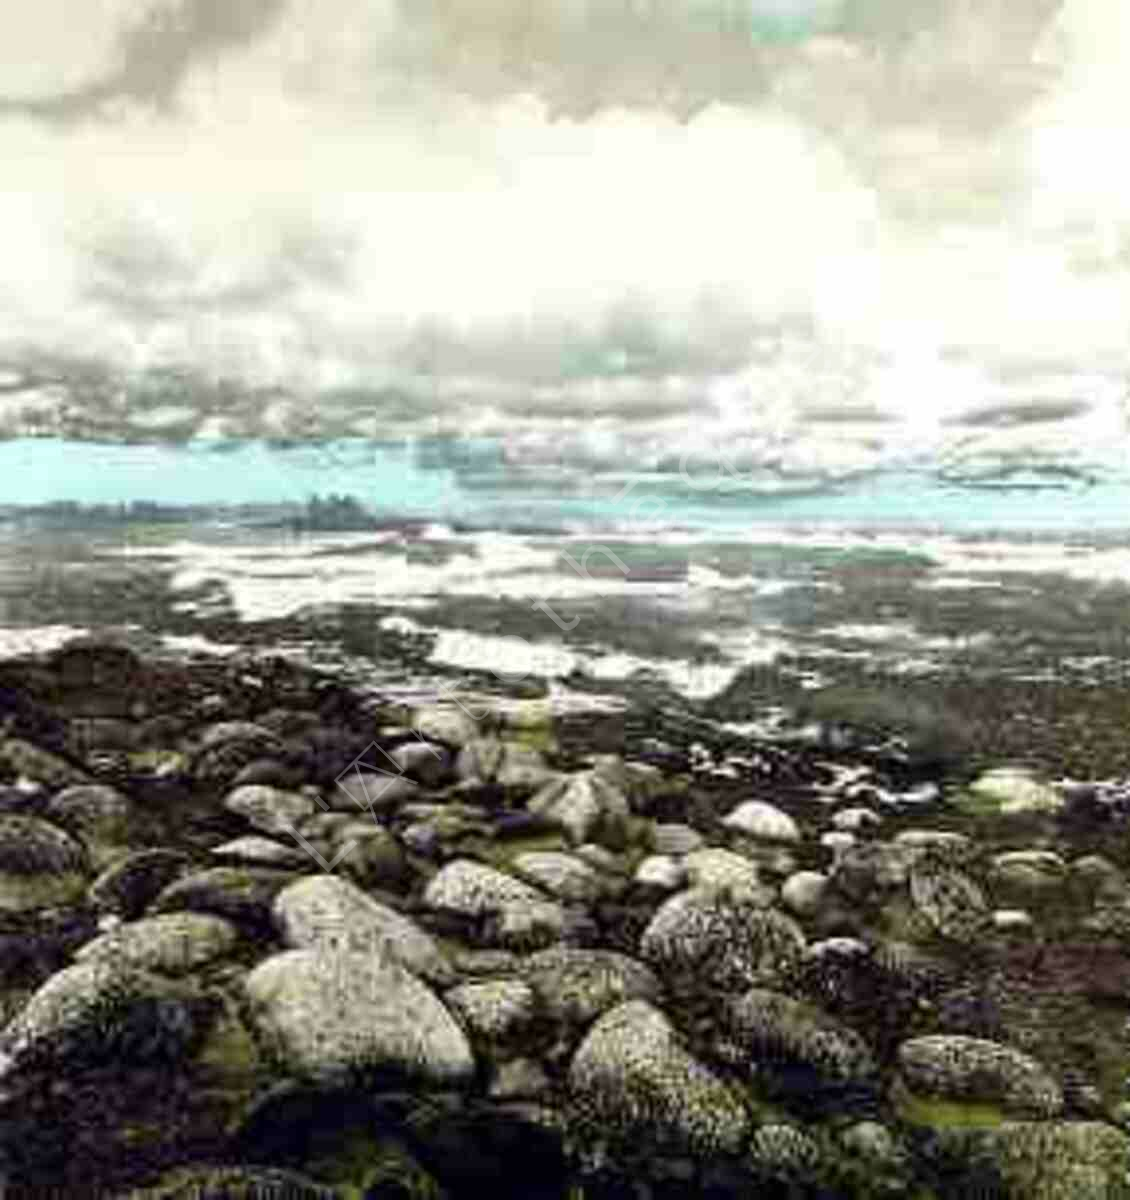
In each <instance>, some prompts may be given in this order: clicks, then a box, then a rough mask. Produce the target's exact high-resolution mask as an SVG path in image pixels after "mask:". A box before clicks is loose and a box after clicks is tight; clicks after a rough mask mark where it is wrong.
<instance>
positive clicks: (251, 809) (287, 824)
mask: <svg viewBox="0 0 1130 1200" xmlns="http://www.w3.org/2000/svg"><path fill="white" fill-rule="evenodd" d="M224 808H225V809H226V810H227V811H228V812H230V813H234V814H235V815H236V816H238V817H242V818H243V819H244V820H245V821H246V822H247V823H248V824H249V825H250V826H251V827H252V828H253V829H258V830H259V831H260V832H261V833H273V834H283V835H286V834H290V832H291V831H292V830H293V829H295V828H296V827H298V826H300V825H301V824H302V822H303V821H305V820H306V819H307V818H308V817H312V816H313V815H314V813H315V812H316V811H317V805H316V804H315V803H314V801H313V800H311V799H310V797H309V796H304V795H303V794H302V793H301V792H284V791H283V790H282V789H281V788H276V787H268V786H267V785H266V784H262V783H249V784H245V785H244V786H243V787H239V788H236V789H235V791H234V792H230V793H229V794H228V795H227V796H226V797H225V798H224Z"/></svg>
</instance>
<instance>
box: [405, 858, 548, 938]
mask: <svg viewBox="0 0 1130 1200" xmlns="http://www.w3.org/2000/svg"><path fill="white" fill-rule="evenodd" d="M424 903H425V904H426V905H427V906H428V907H429V908H431V909H434V910H435V911H437V912H440V913H448V914H451V915H453V916H456V917H461V918H463V920H464V921H465V922H466V923H467V927H468V929H469V931H473V933H474V935H475V936H476V937H477V938H478V939H479V941H480V942H481V943H482V944H484V945H487V946H492V947H495V948H499V949H538V948H539V947H540V946H546V945H548V944H550V943H552V942H554V941H557V940H558V938H559V937H560V936H561V934H562V932H563V930H564V927H565V914H564V911H563V910H562V908H561V906H560V905H559V904H557V903H555V902H553V901H549V900H546V898H545V896H544V894H543V893H541V892H539V891H536V890H535V889H534V888H532V887H530V886H529V885H528V884H525V883H522V882H521V881H520V880H517V879H514V878H512V877H511V876H509V875H505V874H503V873H502V872H501V871H496V870H494V868H492V867H486V866H483V865H482V864H481V863H476V862H472V861H471V860H470V859H457V860H455V861H454V862H450V863H448V864H447V865H446V866H445V867H443V869H442V870H440V871H439V872H438V873H437V874H436V875H435V877H434V878H433V879H432V880H431V882H430V883H429V884H428V886H427V888H426V889H425V890H424Z"/></svg>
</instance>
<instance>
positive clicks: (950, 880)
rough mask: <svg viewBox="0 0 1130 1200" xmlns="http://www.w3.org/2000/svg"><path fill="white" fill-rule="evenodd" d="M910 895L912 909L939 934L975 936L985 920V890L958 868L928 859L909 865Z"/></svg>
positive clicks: (963, 937) (987, 912)
mask: <svg viewBox="0 0 1130 1200" xmlns="http://www.w3.org/2000/svg"><path fill="white" fill-rule="evenodd" d="M910 897H911V901H912V902H913V904H914V907H915V909H916V911H917V912H918V913H919V914H920V915H921V916H922V917H923V918H924V919H925V920H926V921H927V922H928V923H929V924H930V925H931V926H932V927H933V928H934V929H935V930H937V932H938V933H940V934H942V936H943V937H947V938H951V939H952V940H954V941H965V942H968V941H970V940H973V939H976V938H977V937H978V936H979V935H981V934H983V933H984V932H985V930H986V928H987V926H988V924H989V917H990V908H989V903H988V900H987V899H986V898H985V893H984V892H983V891H982V890H981V888H980V887H978V885H977V884H976V883H974V882H973V880H972V879H970V877H969V876H968V875H966V874H964V873H963V872H961V871H958V870H955V869H954V868H952V867H949V866H947V865H946V864H945V863H939V862H936V861H934V860H932V859H922V860H919V861H917V862H915V863H914V865H913V866H912V867H911V869H910Z"/></svg>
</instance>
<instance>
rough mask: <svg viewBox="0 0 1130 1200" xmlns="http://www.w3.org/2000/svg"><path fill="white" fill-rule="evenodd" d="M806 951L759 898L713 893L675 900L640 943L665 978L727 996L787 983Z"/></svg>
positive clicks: (796, 932)
mask: <svg viewBox="0 0 1130 1200" xmlns="http://www.w3.org/2000/svg"><path fill="white" fill-rule="evenodd" d="M804 948H805V937H804V934H803V932H802V931H801V929H800V927H799V926H798V925H797V924H796V922H795V921H793V920H792V919H791V918H790V917H786V916H785V915H784V914H783V913H780V912H777V911H776V910H774V909H771V908H767V907H766V906H765V905H764V904H763V903H762V900H761V898H760V897H758V896H756V895H751V894H749V893H746V892H733V893H729V892H724V891H718V890H715V889H710V888H693V889H691V890H690V891H686V892H682V893H680V894H679V895H677V896H672V897H671V899H670V900H668V901H667V902H666V903H665V904H664V905H663V906H662V907H661V908H660V909H659V911H658V912H657V913H656V914H655V916H654V917H653V918H652V920H651V922H650V923H649V925H648V926H647V928H646V929H645V930H644V933H643V937H642V938H641V939H640V954H641V957H642V958H643V959H644V960H645V961H646V962H647V963H648V964H649V965H650V966H652V967H654V968H655V969H656V970H657V971H659V972H660V973H661V974H664V975H675V976H678V977H681V978H682V977H685V978H690V979H694V980H696V981H697V982H698V983H699V984H702V985H708V986H713V987H717V988H720V989H723V990H729V991H733V990H737V989H744V988H749V987H754V986H756V985H759V984H764V985H766V986H773V985H774V984H776V983H779V982H781V981H782V980H784V979H787V978H788V977H789V975H790V973H791V972H793V971H795V970H796V968H797V967H798V966H799V965H800V961H801V958H802V955H803V953H804Z"/></svg>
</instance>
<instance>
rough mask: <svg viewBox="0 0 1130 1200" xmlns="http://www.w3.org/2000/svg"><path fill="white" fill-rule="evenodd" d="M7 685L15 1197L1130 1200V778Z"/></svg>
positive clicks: (348, 696)
mask: <svg viewBox="0 0 1130 1200" xmlns="http://www.w3.org/2000/svg"><path fill="white" fill-rule="evenodd" d="M21 671H22V674H21ZM3 677H4V689H3V691H2V692H0V700H2V701H3V702H4V703H5V704H7V705H8V707H9V709H10V712H9V714H8V715H9V717H10V722H9V724H8V725H7V726H6V727H5V728H6V732H5V735H4V738H3V741H2V742H0V1179H2V1180H3V1182H4V1183H5V1185H6V1186H7V1187H8V1188H9V1189H10V1190H11V1191H12V1193H13V1194H15V1195H23V1194H27V1195H52V1196H54V1195H69V1194H98V1195H107V1196H136V1197H143V1196H148V1197H154V1198H156V1197H170V1198H171V1197H181V1196H184V1197H188V1196H193V1197H199V1196H216V1197H220V1196H240V1197H260V1196H262V1197H267V1196H271V1197H276V1196H284V1195H285V1196H310V1197H323V1196H325V1197H331V1196H337V1197H342V1198H343V1200H359V1198H360V1197H369V1198H378V1200H383V1198H386V1197H405V1198H408V1200H438V1198H441V1197H442V1198H448V1200H456V1198H460V1197H471V1196H472V1195H475V1196H477V1195H480V1194H483V1193H486V1194H490V1193H491V1192H494V1193H496V1194H498V1195H499V1196H500V1197H509V1196H514V1197H515V1198H517V1197H519V1196H521V1197H523V1198H527V1197H534V1198H542V1197H544V1198H546V1200H549V1198H550V1197H553V1198H554V1200H581V1198H583V1200H612V1198H613V1197H620V1196H646V1197H649V1198H650V1197H654V1198H656V1200H660V1198H662V1200H667V1198H668V1197H675V1196H680V1197H683V1196H688V1197H702V1198H703V1200H706V1198H707V1197H709V1198H710V1200H722V1198H725V1200H729V1198H733V1200H737V1198H738V1197H745V1196H754V1195H757V1196H762V1195H764V1196H790V1197H792V1196H799V1197H805V1196H811V1197H814V1198H816V1197H820V1198H829V1197H841V1196H842V1197H878V1196H892V1197H893V1196H914V1197H916V1198H919V1200H942V1198H944V1197H949V1196H958V1197H961V1196H968V1197H974V1196H988V1195H992V1196H994V1197H1004V1198H1006V1200H1011V1198H1013V1197H1015V1198H1016V1200H1020V1198H1023V1200H1030V1198H1033V1197H1035V1198H1038V1200H1058V1198H1060V1197H1064V1198H1066V1197H1075V1196H1080V1197H1090V1196H1094V1197H1096V1198H1098V1197H1114V1198H1116V1200H1117V1198H1118V1197H1124V1196H1127V1195H1128V1194H1130V1190H1128V1189H1130V1182H1128V1180H1127V1168H1128V1165H1130V1142H1128V1129H1130V1125H1128V1118H1127V1115H1126V1114H1127V1097H1128V1095H1130V1093H1128V1091H1127V1089H1128V1087H1130V884H1128V882H1127V879H1128V877H1130V806H1125V805H1122V804H1121V802H1120V800H1119V797H1121V796H1123V794H1124V793H1125V792H1127V788H1126V787H1125V786H1124V785H1122V784H1117V783H1113V782H1103V783H1096V784H1094V785H1088V786H1084V785H1081V784H1078V783H1073V784H1067V783H1063V784H1057V783H1055V782H1054V781H1053V780H1050V779H1048V778H1044V777H1040V776H1038V775H1036V774H1035V773H1033V772H1032V771H1029V770H1026V769H1020V768H1016V767H1013V766H1011V765H1010V764H1007V763H1001V764H996V765H994V764H992V763H988V764H986V763H984V762H979V763H977V764H972V763H971V764H970V766H969V769H968V771H967V772H966V773H965V775H964V776H961V775H960V774H959V775H957V776H954V775H953V774H952V773H951V774H947V775H941V774H939V775H938V776H937V777H936V778H935V777H933V776H931V775H930V774H929V770H932V769H933V768H932V767H930V768H927V767H923V768H922V769H921V770H920V771H919V773H918V774H917V775H916V774H915V773H914V771H915V770H916V769H917V768H913V769H912V767H911V766H908V764H907V762H906V761H903V760H899V759H898V758H897V756H888V757H884V754H883V753H882V752H879V751H876V750H875V748H874V747H873V746H872V747H870V748H867V747H866V745H865V744H864V742H863V740H861V739H857V740H854V741H853V739H852V738H850V737H847V736H846V735H845V736H844V737H843V738H841V739H840V740H839V742H837V743H836V745H835V746H833V745H830V744H829V743H827V742H824V743H821V744H820V745H818V746H812V745H805V744H800V743H793V744H785V743H781V744H776V743H772V742H769V741H757V740H756V739H753V740H747V744H744V745H742V746H741V747H737V746H735V744H734V741H733V738H732V736H731V735H727V736H726V737H724V738H723V737H721V736H720V737H719V741H718V744H717V745H716V746H704V744H703V742H702V739H703V738H704V737H705V736H706V735H705V734H704V732H703V728H702V726H701V725H699V726H696V727H695V729H694V731H693V734H692V732H691V731H690V730H689V729H683V730H682V733H681V734H680V732H679V730H678V729H676V728H674V727H671V726H669V725H668V726H660V725H658V724H656V725H654V726H653V727H651V728H650V729H644V728H640V729H636V727H635V725H634V724H633V721H636V718H635V717H633V718H632V720H625V722H624V723H623V724H624V731H625V732H624V737H623V745H622V747H621V748H622V750H623V754H622V755H618V754H611V753H609V750H610V747H609V746H608V744H607V738H605V737H604V736H603V735H600V736H598V732H599V731H598V730H597V728H596V723H595V718H594V724H593V726H592V729H591V730H590V733H591V739H590V744H586V740H585V728H586V727H585V726H584V724H583V722H580V721H579V720H578V718H576V717H575V716H574V717H571V718H570V723H569V724H568V725H566V724H565V723H563V722H557V721H555V719H554V717H553V713H552V706H551V705H549V704H547V703H545V702H543V701H530V700H523V701H521V702H520V703H518V702H516V703H515V705H514V713H515V714H517V715H512V716H511V717H507V718H503V717H499V716H498V715H497V714H495V715H494V716H492V717H491V718H490V719H484V720H483V721H481V722H477V721H474V720H472V719H471V718H470V717H469V716H468V715H467V713H466V712H464V711H461V710H460V709H459V708H458V707H457V706H453V705H450V704H446V705H445V704H443V703H437V704H434V705H427V706H423V707H420V708H418V709H417V710H415V711H413V710H408V709H404V708H402V707H399V706H396V705H393V704H391V703H389V704H385V703H384V702H383V701H381V700H379V698H378V699H375V698H374V697H372V696H367V695H363V694H361V693H355V692H353V691H350V689H348V688H346V687H344V686H343V685H341V684H339V683H337V682H336V681H333V680H328V679H326V678H324V677H322V676H318V675H316V674H315V673H313V672H309V671H307V670H305V669H303V668H299V667H297V666H293V665H291V664H289V663H284V662H283V661H282V660H271V659H265V658H261V659H254V658H246V659H244V660H243V661H241V662H240V663H238V664H231V663H219V662H213V661H211V660H205V661H200V662H197V663H195V664H191V665H186V664H184V663H180V664H174V663H170V662H164V661H161V660H154V661H152V662H147V661H145V660H143V659H142V658H140V657H138V656H136V655H133V654H130V653H125V652H118V651H117V650H115V649H114V648H113V647H103V648H101V649H100V648H99V646H98V645H97V644H91V645H85V646H83V645H80V646H77V647H76V648H75V649H74V651H73V652H70V653H64V654H60V655H55V656H48V657H47V658H45V659H35V660H27V661H26V662H25V663H24V664H23V665H22V667H20V666H19V665H16V666H13V665H12V664H6V666H5V669H4V672H3ZM248 680H253V681H256V682H254V683H249V682H248ZM125 686H128V688H129V689H130V696H131V699H130V704H127V705H125V706H124V707H123V703H124V702H123V701H122V699H121V692H120V691H119V690H117V689H121V688H122V687H125ZM107 688H109V689H111V690H110V692H109V693H106V692H105V689H107ZM116 697H117V698H116ZM138 702H140V703H141V704H142V706H143V708H144V710H145V713H144V719H143V720H140V721H139V720H138V719H137V718H136V715H135V714H134V713H133V712H132V710H131V705H136V704H137V703H138ZM640 719H642V718H640ZM629 727H630V728H629ZM679 736H682V737H683V739H684V740H683V744H679V740H678V739H679ZM381 756H383V757H381ZM362 757H364V760H365V762H369V761H370V760H372V761H373V762H376V761H378V760H379V761H380V762H383V763H384V766H383V767H382V768H381V769H382V770H384V771H386V772H388V775H387V776H385V777H384V778H392V779H394V781H395V786H389V787H385V788H383V789H382V790H381V792H380V794H379V796H377V797H376V798H374V795H375V793H374V794H370V793H368V792H363V793H361V794H360V800H359V798H358V795H357V794H354V792H351V791H350V790H349V788H347V787H343V786H341V782H340V781H341V780H342V779H349V778H353V776H350V775H349V774H348V773H349V772H350V770H351V769H352V767H353V765H354V764H355V763H356V762H357V761H359V760H360V759H361V758H362ZM723 759H725V760H726V761H725V770H720V769H719V767H718V764H719V763H720V762H722V760H723ZM111 760H112V761H111ZM111 766H112V768H113V770H112V771H111V770H110V768H111ZM111 776H112V777H111ZM368 783H372V780H371V779H370V780H369V781H368ZM908 796H909V797H911V799H910V800H905V799H899V798H900V797H904V798H905V797H908Z"/></svg>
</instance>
